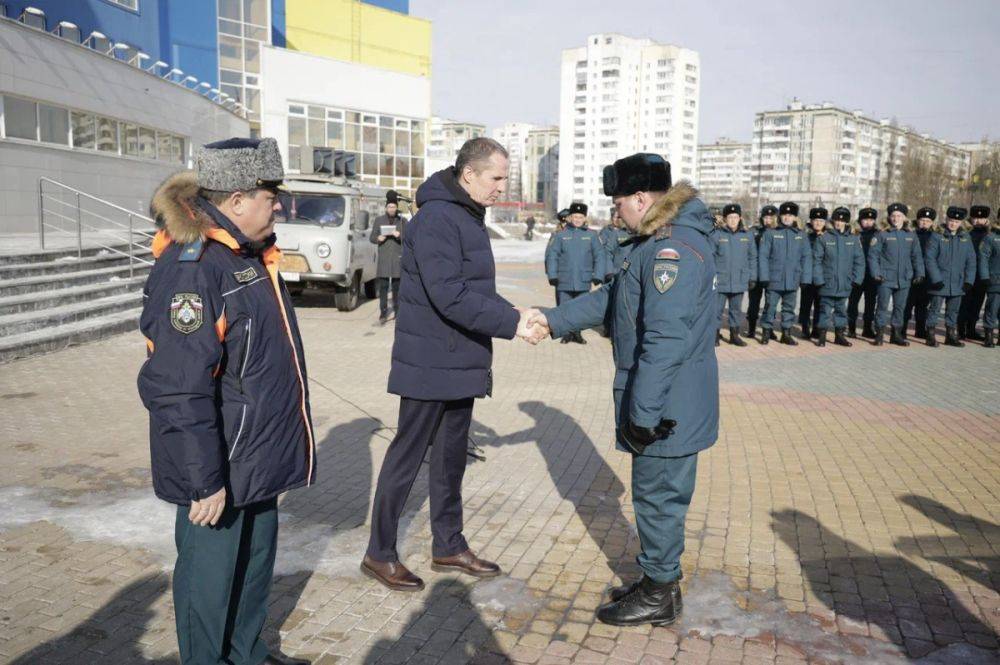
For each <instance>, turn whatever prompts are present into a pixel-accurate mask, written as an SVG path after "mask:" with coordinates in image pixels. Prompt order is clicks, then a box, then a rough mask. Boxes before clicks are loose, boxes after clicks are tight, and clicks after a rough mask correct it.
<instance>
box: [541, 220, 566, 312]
mask: <svg viewBox="0 0 1000 665" xmlns="http://www.w3.org/2000/svg"><path fill="white" fill-rule="evenodd" d="M567 217H569V208H563V209H562V210H560V211H559V212H557V213H556V228H555V229H554V230H553V231H552V233H550V234H549V240H548V242H546V244H545V263H548V262H549V253H550V252H551V251H552V241H553V240H555V239H556V234H557V233H559V232H560V231H562V230H563V229H564V228H566V218H567ZM554 281H555V280H551V279H550V280H549V284H550V285H552V286H555V285H554V284H553V282H554ZM555 298H556V302H559V289H558V288H556V290H555Z"/></svg>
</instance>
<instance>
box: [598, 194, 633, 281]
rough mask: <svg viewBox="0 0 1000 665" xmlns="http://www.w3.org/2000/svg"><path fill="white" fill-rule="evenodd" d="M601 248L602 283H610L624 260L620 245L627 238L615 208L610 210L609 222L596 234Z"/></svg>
mask: <svg viewBox="0 0 1000 665" xmlns="http://www.w3.org/2000/svg"><path fill="white" fill-rule="evenodd" d="M598 237H599V238H600V240H601V246H602V247H604V281H605V282H610V281H611V278H612V277H614V274H615V273H616V272H618V269H619V268H621V267H622V261H624V260H625V251H624V250H623V249H622V243H623V242H624V241H626V240H628V238H629V232H628V229H626V228H625V227H624V226H623V225H622V220H621V217H620V216H619V215H618V211H617V210H616V209H615V208H612V209H611V221H610V222H608V224H607V225H606V226H605V227H604V228H603V229H601V231H600V233H598Z"/></svg>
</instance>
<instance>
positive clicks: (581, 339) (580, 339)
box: [573, 332, 587, 344]
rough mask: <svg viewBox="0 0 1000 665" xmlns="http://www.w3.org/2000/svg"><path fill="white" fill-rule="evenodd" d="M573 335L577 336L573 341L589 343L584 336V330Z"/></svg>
mask: <svg viewBox="0 0 1000 665" xmlns="http://www.w3.org/2000/svg"><path fill="white" fill-rule="evenodd" d="M573 335H574V337H575V339H574V340H573V341H574V342H576V343H577V344H586V343H587V340H585V339H584V338H583V333H582V332H576V333H573Z"/></svg>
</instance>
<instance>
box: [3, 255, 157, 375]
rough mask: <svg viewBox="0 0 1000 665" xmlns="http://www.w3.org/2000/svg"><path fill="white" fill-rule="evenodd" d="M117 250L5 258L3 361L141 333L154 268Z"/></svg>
mask: <svg viewBox="0 0 1000 665" xmlns="http://www.w3.org/2000/svg"><path fill="white" fill-rule="evenodd" d="M115 249H117V250H119V252H121V253H119V252H116V251H111V250H109V249H106V248H100V247H91V248H87V249H84V250H83V252H82V253H78V252H77V250H75V249H72V250H65V249H63V250H47V251H42V250H32V251H28V252H21V253H11V252H7V253H3V254H0V363H2V362H9V361H11V360H15V359H17V358H23V357H26V356H30V355H33V354H36V353H44V352H47V351H54V350H57V349H61V348H64V347H67V346H71V345H74V344H82V343H84V342H89V341H93V340H97V339H101V338H104V337H108V336H110V335H115V334H118V333H121V332H125V331H129V330H136V329H137V328H138V324H139V315H140V313H141V311H142V286H143V284H144V283H145V281H146V276H147V275H148V274H149V270H150V268H151V266H149V265H146V264H143V263H139V262H137V261H136V262H133V264H132V267H131V270H130V268H129V258H128V255H127V252H128V246H127V245H122V246H118V247H115ZM134 252H135V254H134V256H136V257H139V258H143V259H146V260H147V261H149V260H151V255H150V251H149V249H148V248H139V247H137V248H135V249H134Z"/></svg>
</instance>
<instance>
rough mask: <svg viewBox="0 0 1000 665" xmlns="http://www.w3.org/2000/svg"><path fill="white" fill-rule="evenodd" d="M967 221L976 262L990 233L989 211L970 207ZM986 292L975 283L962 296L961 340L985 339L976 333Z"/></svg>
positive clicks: (982, 286) (959, 328) (960, 315)
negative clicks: (970, 225)
mask: <svg viewBox="0 0 1000 665" xmlns="http://www.w3.org/2000/svg"><path fill="white" fill-rule="evenodd" d="M969 221H971V222H972V230H971V231H969V238H970V239H971V240H972V246H973V247H974V248H975V250H976V260H977V261H978V260H979V247H980V245H981V244H982V242H983V239H984V238H985V237H986V236H988V235H989V233H990V209H989V208H988V207H987V206H972V207H971V208H969ZM986 292H987V285H986V283H985V282H980V281H977V282H976V283H975V284H973V285H972V288H971V289H969V292H968V293H966V294H965V295H964V296H962V310H961V313H959V315H958V336H959V337H960V338H961V339H971V340H973V341H976V342H982V341H984V340H985V339H986V338H985V337H983V336H982V335H980V334H979V332H977V331H976V325H977V324H978V323H979V314H980V312H982V311H983V303H984V302H985V300H986Z"/></svg>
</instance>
